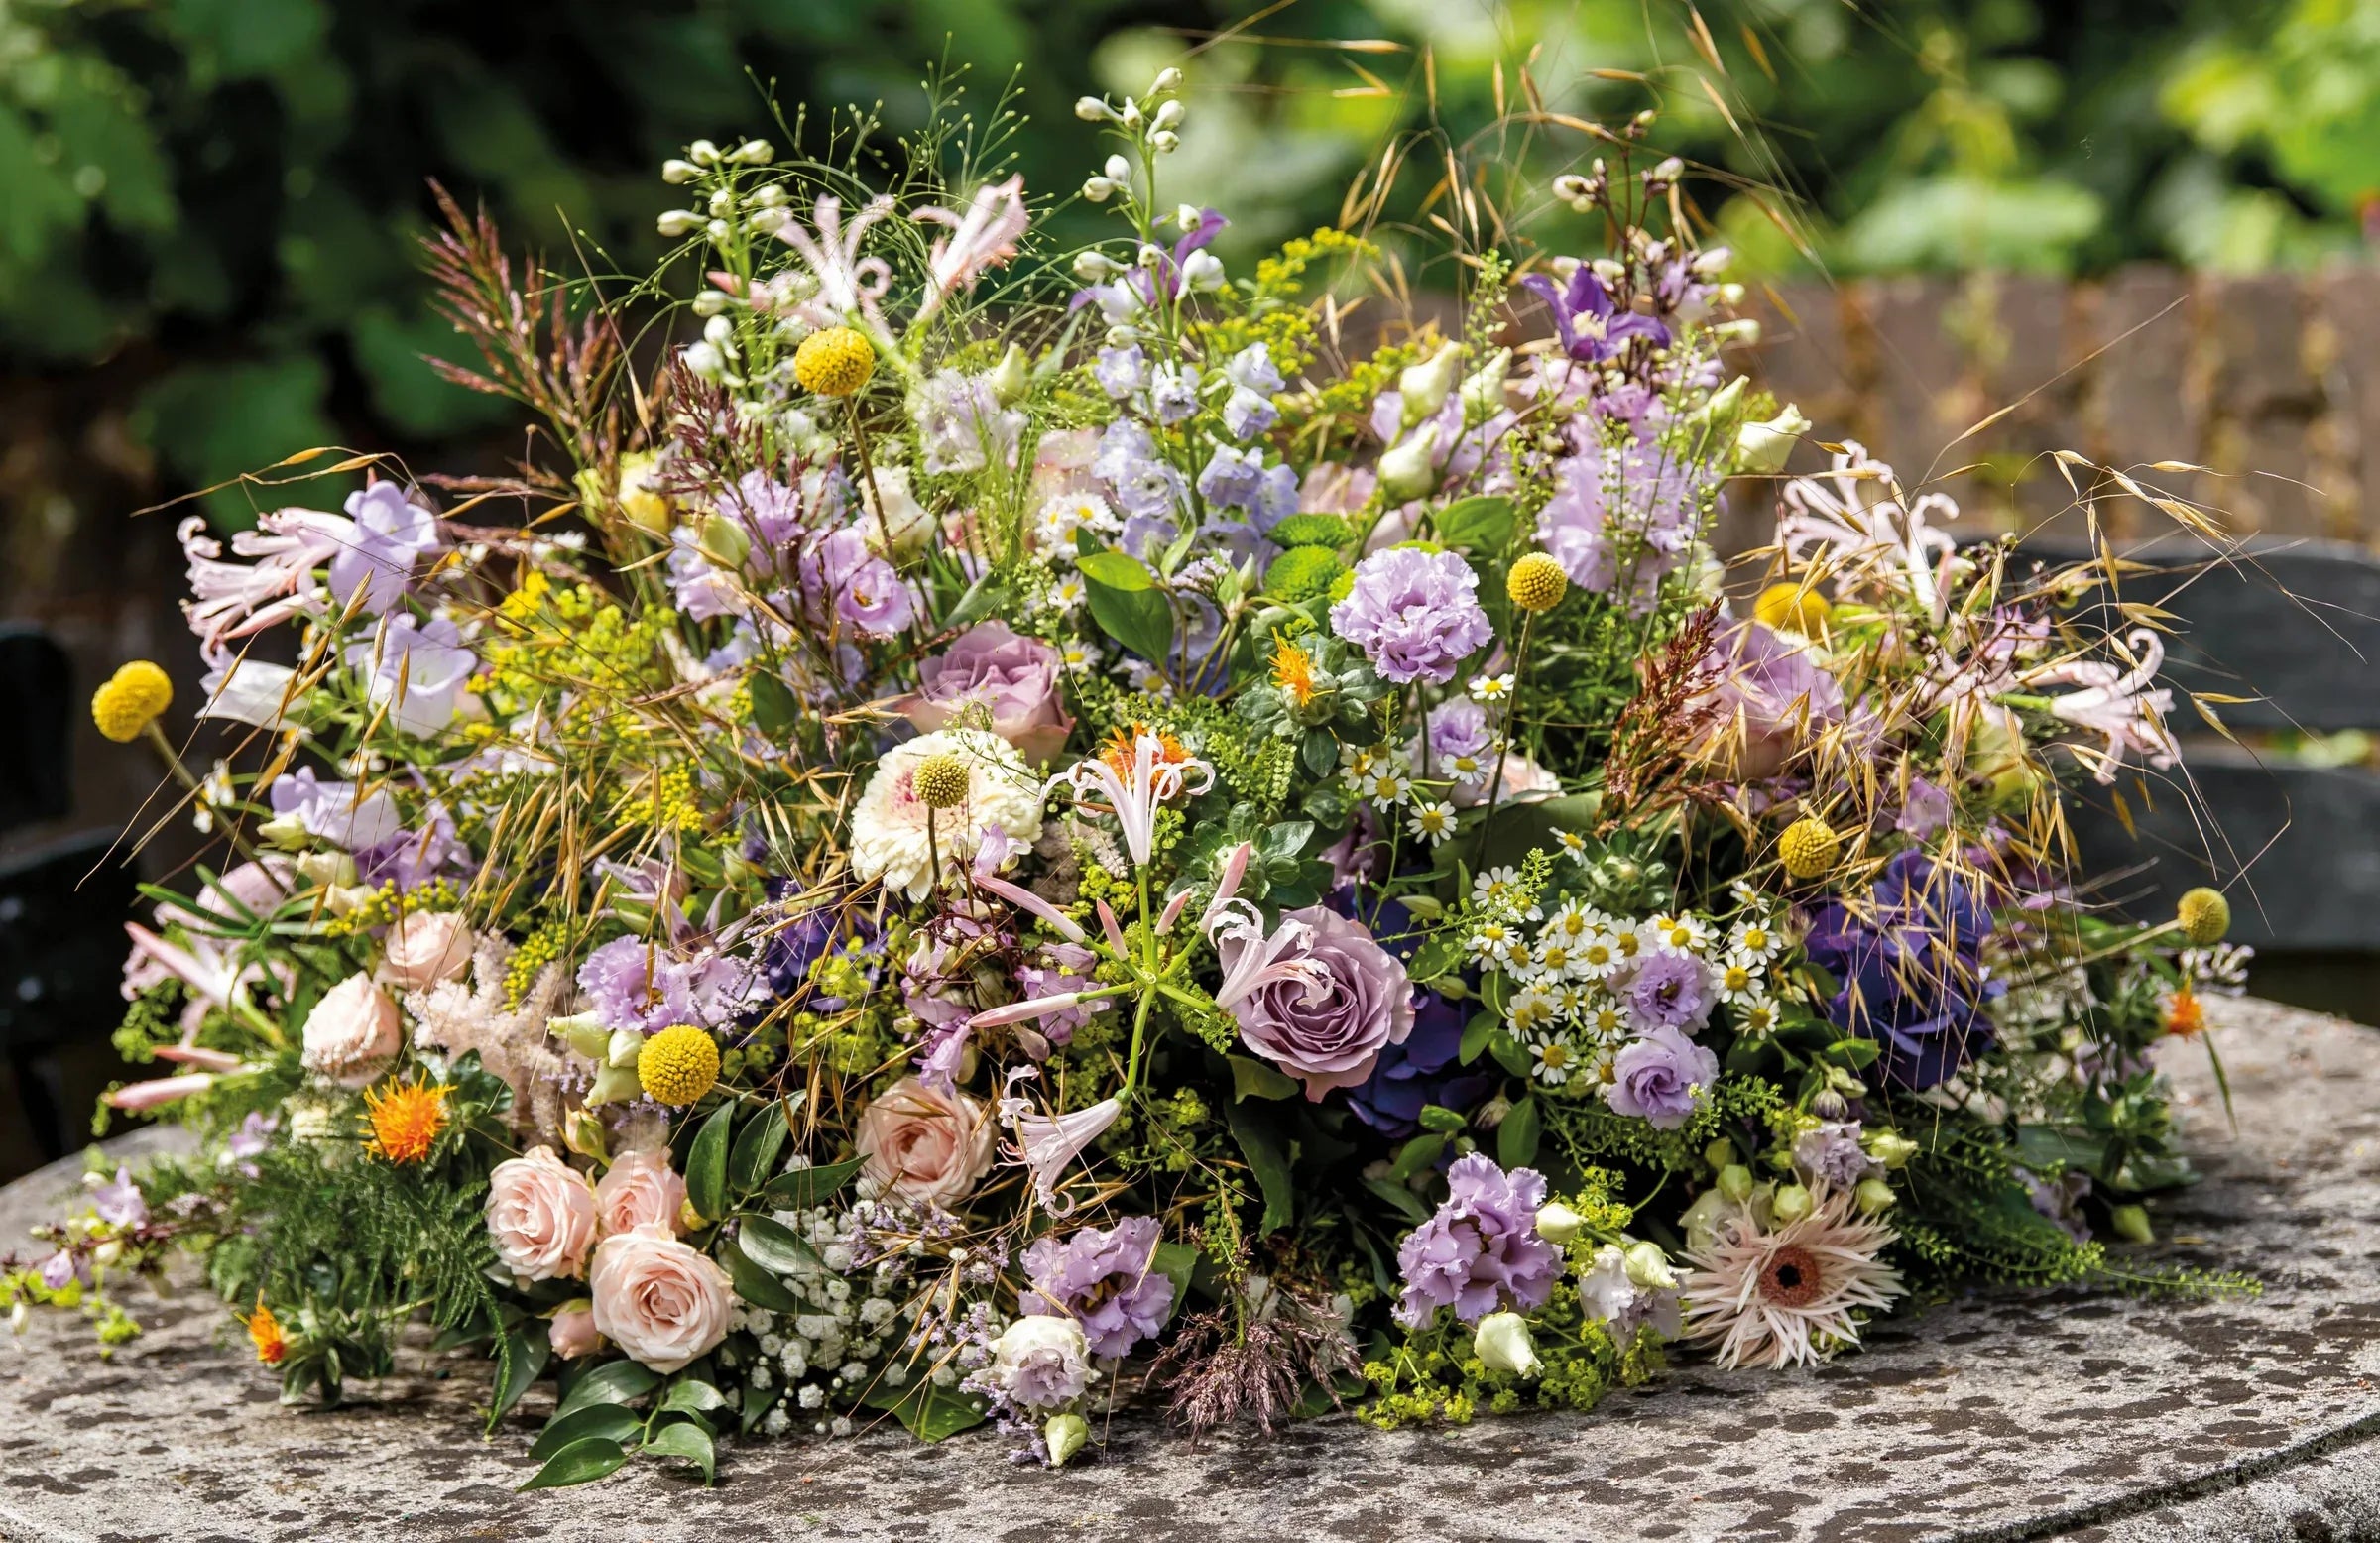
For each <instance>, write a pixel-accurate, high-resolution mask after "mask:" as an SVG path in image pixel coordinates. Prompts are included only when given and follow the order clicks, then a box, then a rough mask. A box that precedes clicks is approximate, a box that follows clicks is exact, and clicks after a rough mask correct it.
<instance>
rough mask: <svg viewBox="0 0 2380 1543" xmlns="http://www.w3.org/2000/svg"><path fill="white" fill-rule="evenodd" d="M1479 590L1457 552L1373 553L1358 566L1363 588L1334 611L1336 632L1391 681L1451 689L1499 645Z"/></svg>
mask: <svg viewBox="0 0 2380 1543" xmlns="http://www.w3.org/2000/svg"><path fill="white" fill-rule="evenodd" d="M1479 589H1480V576H1479V575H1478V574H1476V573H1474V572H1472V570H1471V564H1470V563H1468V562H1465V561H1464V560H1463V559H1462V558H1461V557H1460V556H1458V555H1457V554H1456V553H1454V552H1451V551H1438V552H1425V551H1419V550H1416V549H1415V548H1413V547H1409V546H1399V547H1391V548H1389V549H1388V550H1387V551H1380V552H1373V553H1372V554H1371V555H1370V556H1368V557H1367V558H1365V559H1364V560H1363V561H1362V562H1360V563H1358V564H1357V565H1356V583H1355V588H1354V589H1352V590H1350V591H1349V592H1348V596H1347V598H1346V599H1345V600H1342V601H1340V602H1339V603H1338V604H1337V605H1334V606H1332V607H1331V631H1333V632H1335V633H1337V634H1338V635H1339V636H1340V637H1342V638H1345V639H1346V640H1347V641H1348V642H1350V643H1352V644H1354V645H1356V646H1357V647H1358V648H1360V649H1362V650H1363V651H1364V655H1365V657H1367V658H1368V659H1370V660H1371V666H1372V668H1374V669H1376V670H1378V671H1379V673H1380V678H1381V679H1383V680H1386V681H1389V682H1391V683H1393V684H1396V685H1400V686H1401V685H1407V684H1410V683H1411V682H1413V681H1416V680H1427V681H1429V682H1431V683H1432V684H1434V685H1444V684H1446V682H1448V681H1449V680H1452V679H1454V678H1455V670H1456V668H1457V667H1458V666H1459V665H1460V664H1461V663H1462V662H1463V661H1464V660H1465V659H1467V658H1469V657H1471V655H1473V654H1474V653H1478V652H1479V651H1480V650H1482V649H1484V648H1486V647H1487V645H1488V644H1489V643H1490V642H1492V641H1493V640H1494V637H1495V633H1494V630H1493V629H1492V628H1490V627H1489V626H1488V625H1487V612H1486V611H1483V610H1482V609H1480V597H1479Z"/></svg>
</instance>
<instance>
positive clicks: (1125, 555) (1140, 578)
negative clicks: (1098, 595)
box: [1074, 551, 1157, 594]
mask: <svg viewBox="0 0 2380 1543" xmlns="http://www.w3.org/2000/svg"><path fill="white" fill-rule="evenodd" d="M1074 566H1075V568H1076V570H1077V571H1079V572H1080V573H1081V574H1082V575H1083V577H1084V578H1086V579H1089V580H1090V581H1091V582H1092V583H1094V584H1105V585H1106V586H1107V587H1108V588H1110V589H1113V590H1119V591H1122V592H1123V593H1125V594H1137V593H1139V592H1140V591H1141V590H1144V589H1154V588H1155V587H1156V582H1157V581H1156V580H1155V579H1153V578H1151V577H1149V573H1148V568H1147V567H1146V566H1145V565H1144V564H1143V563H1142V562H1141V561H1140V559H1139V558H1137V557H1135V556H1132V555H1131V554H1130V553H1129V552H1120V551H1095V552H1088V553H1085V554H1084V555H1082V556H1080V557H1077V558H1075V560H1074Z"/></svg>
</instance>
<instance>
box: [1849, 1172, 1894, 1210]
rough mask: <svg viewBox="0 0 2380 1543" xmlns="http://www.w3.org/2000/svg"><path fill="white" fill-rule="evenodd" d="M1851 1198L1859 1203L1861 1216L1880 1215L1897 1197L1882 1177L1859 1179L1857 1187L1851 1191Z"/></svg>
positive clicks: (1889, 1207) (1890, 1207)
mask: <svg viewBox="0 0 2380 1543" xmlns="http://www.w3.org/2000/svg"><path fill="white" fill-rule="evenodd" d="M1851 1198H1852V1199H1853V1200H1855V1201H1857V1202H1858V1203H1859V1214H1860V1215H1861V1216H1880V1215H1882V1214H1883V1213H1884V1212H1886V1211H1889V1210H1891V1209H1892V1206H1893V1202H1894V1201H1895V1200H1897V1199H1898V1198H1899V1197H1898V1196H1896V1195H1894V1194H1893V1192H1892V1186H1891V1185H1889V1184H1887V1183H1885V1182H1884V1181H1883V1180H1882V1179H1861V1180H1860V1181H1859V1184H1858V1187H1857V1188H1855V1189H1853V1190H1852V1191H1851Z"/></svg>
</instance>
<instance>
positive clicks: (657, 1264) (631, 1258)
mask: <svg viewBox="0 0 2380 1543" xmlns="http://www.w3.org/2000/svg"><path fill="white" fill-rule="evenodd" d="M588 1284H589V1285H590V1286H591V1287H592V1288H593V1290H594V1294H595V1328H596V1331H597V1332H598V1333H600V1334H601V1335H603V1337H604V1338H605V1339H608V1340H610V1341H611V1342H612V1343H613V1344H615V1345H617V1346H619V1347H620V1348H621V1349H622V1350H624V1351H626V1352H628V1354H629V1355H630V1357H631V1358H633V1359H634V1360H636V1361H637V1362H638V1363H639V1364H641V1365H646V1366H650V1367H652V1368H653V1369H654V1370H655V1371H675V1370H677V1369H679V1368H680V1367H682V1366H683V1365H686V1363H688V1362H690V1361H692V1360H693V1359H694V1358H695V1357H697V1356H699V1355H701V1354H703V1353H704V1352H705V1351H708V1350H709V1349H710V1348H711V1347H712V1346H714V1345H717V1344H718V1343H719V1342H720V1341H721V1340H724V1339H726V1338H727V1322H728V1318H729V1317H730V1315H731V1314H733V1313H734V1311H735V1305H736V1304H735V1292H734V1289H733V1284H732V1283H731V1282H730V1281H729V1279H728V1276H727V1271H725V1270H723V1269H721V1268H720V1267H719V1266H718V1265H717V1264H716V1263H714V1262H713V1261H712V1259H711V1258H710V1256H709V1255H708V1254H705V1253H702V1252H700V1251H698V1250H696V1249H694V1248H690V1247H688V1246H686V1245H684V1244H682V1243H679V1242H678V1241H677V1240H676V1239H674V1238H672V1237H670V1236H669V1232H668V1229H666V1228H661V1227H640V1228H637V1229H636V1230H635V1231H633V1232H626V1233H617V1234H614V1235H613V1236H612V1237H609V1238H606V1239H605V1240H604V1241H603V1242H601V1243H599V1244H597V1245H596V1246H595V1267H594V1269H593V1270H591V1271H590V1272H589V1274H588Z"/></svg>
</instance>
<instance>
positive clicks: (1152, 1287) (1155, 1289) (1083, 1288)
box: [1017, 1216, 1173, 1356]
mask: <svg viewBox="0 0 2380 1543" xmlns="http://www.w3.org/2000/svg"><path fill="white" fill-rule="evenodd" d="M1162 1238H1163V1234H1162V1232H1161V1231H1160V1229H1159V1228H1158V1225H1157V1220H1156V1218H1154V1217H1148V1216H1133V1217H1126V1218H1125V1219H1124V1220H1123V1221H1121V1222H1118V1223H1117V1224H1116V1225H1115V1226H1114V1227H1110V1228H1098V1227H1085V1228H1079V1229H1077V1230H1076V1231H1075V1232H1073V1233H1072V1234H1070V1235H1068V1237H1067V1239H1066V1241H1065V1242H1063V1243H1060V1242H1059V1241H1058V1240H1057V1239H1055V1238H1036V1239H1034V1240H1033V1242H1032V1245H1031V1246H1029V1247H1027V1248H1026V1249H1025V1250H1024V1273H1025V1275H1026V1277H1027V1278H1028V1279H1030V1280H1031V1281H1032V1289H1031V1290H1030V1291H1026V1292H1023V1293H1021V1294H1020V1296H1019V1297H1018V1300H1017V1306H1018V1307H1019V1308H1021V1309H1022V1310H1023V1311H1025V1312H1027V1313H1051V1314H1058V1315H1062V1316H1064V1317H1068V1318H1072V1319H1073V1320H1074V1321H1075V1322H1076V1323H1078V1324H1080V1325H1082V1329H1083V1337H1084V1339H1085V1340H1086V1341H1087V1342H1088V1343H1089V1345H1090V1347H1091V1354H1092V1355H1094V1356H1129V1355H1130V1354H1131V1351H1132V1347H1133V1346H1135V1345H1138V1344H1139V1343H1140V1342H1141V1341H1142V1340H1149V1339H1154V1338H1156V1336H1157V1333H1158V1331H1160V1330H1162V1329H1163V1328H1164V1327H1165V1319H1166V1317H1167V1315H1168V1314H1170V1313H1171V1312H1172V1310H1173V1281H1172V1279H1171V1278H1170V1277H1168V1276H1166V1275H1164V1274H1161V1273H1159V1272H1158V1270H1157V1267H1156V1255H1157V1245H1158V1243H1159V1242H1161V1241H1162Z"/></svg>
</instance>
